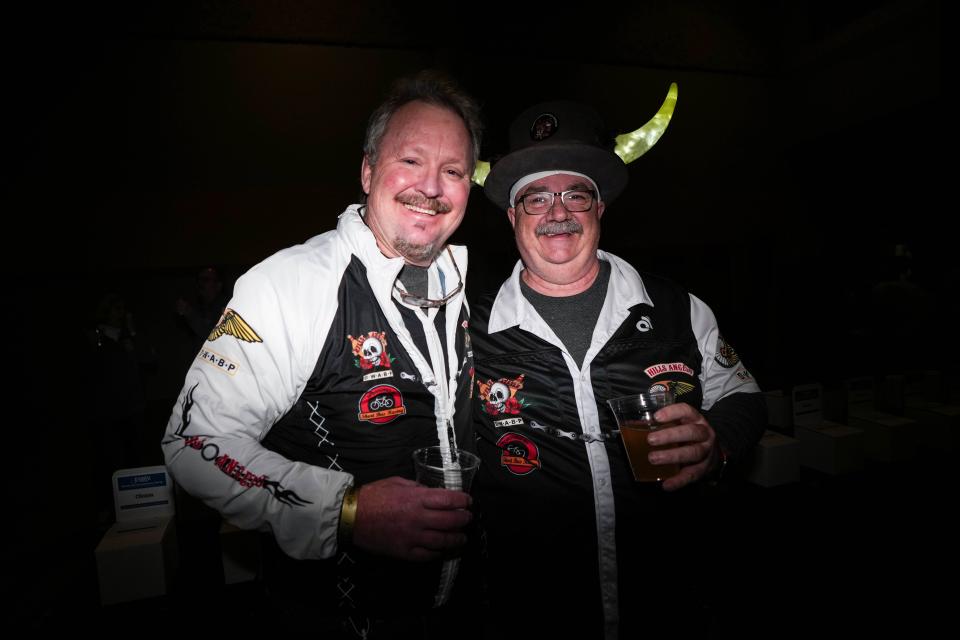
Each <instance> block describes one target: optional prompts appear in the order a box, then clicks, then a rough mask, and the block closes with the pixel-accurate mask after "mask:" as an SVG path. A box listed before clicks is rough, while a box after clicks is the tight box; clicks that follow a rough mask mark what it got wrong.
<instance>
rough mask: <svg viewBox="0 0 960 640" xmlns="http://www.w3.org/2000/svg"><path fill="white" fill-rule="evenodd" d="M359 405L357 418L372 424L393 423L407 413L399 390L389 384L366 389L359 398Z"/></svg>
mask: <svg viewBox="0 0 960 640" xmlns="http://www.w3.org/2000/svg"><path fill="white" fill-rule="evenodd" d="M359 404H360V412H359V413H358V414H357V418H359V419H360V420H363V421H364V422H372V423H373V424H387V423H388V422H393V421H394V420H396V419H397V418H399V417H400V416H402V415H404V414H405V413H406V412H407V408H406V407H405V406H403V395H402V394H401V393H400V390H399V389H397V388H396V387H392V386H390V385H389V384H378V385H377V386H375V387H373V388H371V389H368V390H367V392H366V393H364V394H363V396H362V397H361V398H360V403H359Z"/></svg>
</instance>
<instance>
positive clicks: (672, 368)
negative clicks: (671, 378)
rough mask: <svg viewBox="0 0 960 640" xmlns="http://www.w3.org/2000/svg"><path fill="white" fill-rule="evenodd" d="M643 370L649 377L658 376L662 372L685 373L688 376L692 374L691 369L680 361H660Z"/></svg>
mask: <svg viewBox="0 0 960 640" xmlns="http://www.w3.org/2000/svg"><path fill="white" fill-rule="evenodd" d="M643 372H644V373H646V374H647V376H649V377H651V378H653V377H655V376H659V375H661V374H663V373H685V374H686V375H688V376H692V375H694V373H693V369H691V368H690V367H688V366H687V365H685V364H684V363H682V362H661V363H660V364H655V365H653V366H652V367H647V368H646V369H644V370H643Z"/></svg>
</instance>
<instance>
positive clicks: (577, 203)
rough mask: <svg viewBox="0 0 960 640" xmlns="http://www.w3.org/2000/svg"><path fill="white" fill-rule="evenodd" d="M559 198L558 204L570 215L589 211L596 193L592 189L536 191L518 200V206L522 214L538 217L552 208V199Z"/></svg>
mask: <svg viewBox="0 0 960 640" xmlns="http://www.w3.org/2000/svg"><path fill="white" fill-rule="evenodd" d="M556 196H560V202H561V203H562V204H563V208H564V209H566V210H567V211H569V212H570V213H579V212H581V211H589V210H590V207H592V206H593V199H594V197H596V192H595V191H593V190H592V189H571V190H570V191H557V192H554V193H551V192H550V191H537V192H535V193H527V194H524V195H522V196H520V197H519V198H518V201H519V204H521V205H523V212H524V213H526V214H528V215H531V216H540V215H543V214H545V213H546V212H547V211H550V209H552V208H553V203H554V198H556Z"/></svg>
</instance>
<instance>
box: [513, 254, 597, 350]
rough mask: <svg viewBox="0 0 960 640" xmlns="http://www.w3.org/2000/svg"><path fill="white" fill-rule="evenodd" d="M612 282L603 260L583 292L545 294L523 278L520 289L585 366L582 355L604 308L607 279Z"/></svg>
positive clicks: (587, 347)
mask: <svg viewBox="0 0 960 640" xmlns="http://www.w3.org/2000/svg"><path fill="white" fill-rule="evenodd" d="M608 282H610V263H609V262H605V261H603V260H601V261H600V273H598V274H597V279H596V280H594V281H593V284H592V285H590V288H589V289H587V290H586V291H584V292H582V293H578V294H576V295H573V296H566V297H556V298H555V297H553V296H545V295H543V294H542V293H537V292H536V291H534V290H533V289H531V288H530V287H529V285H527V283H526V282H524V281H523V278H520V291H521V292H522V293H523V297H524V298H526V299H527V300H529V301H530V304H532V305H533V308H534V309H536V310H537V313H539V314H540V317H541V318H543V320H544V322H546V323H547V324H548V325H550V328H551V329H553V332H554V333H555V334H557V337H558V338H560V341H561V342H562V343H563V346H565V347H566V348H567V351H568V352H570V355H571V356H573V359H574V360H575V361H576V363H577V366H583V358H584V356H586V355H587V350H588V349H589V348H590V341H591V340H592V339H593V330H594V328H595V327H596V326H597V318H599V317H600V310H601V309H603V301H604V299H605V298H606V296H607V283H608Z"/></svg>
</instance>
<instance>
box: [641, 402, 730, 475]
mask: <svg viewBox="0 0 960 640" xmlns="http://www.w3.org/2000/svg"><path fill="white" fill-rule="evenodd" d="M654 417H655V418H656V419H657V422H662V423H664V422H667V423H668V422H675V423H677V424H675V425H674V426H671V427H666V428H663V429H657V430H656V431H652V432H651V433H650V435H649V436H648V437H647V441H648V442H649V443H650V444H651V445H653V446H657V447H659V446H663V445H667V446H671V447H672V448H670V449H663V450H658V451H652V452H651V453H650V455H649V459H650V462H651V463H653V464H679V465H680V472H679V473H677V474H676V475H674V476H671V477H670V478H667V479H666V480H664V481H663V489H664V490H665V491H676V490H677V489H680V488H682V487H685V486H687V485H688V484H692V483H694V482H696V481H697V480H699V479H700V478H702V477H703V476H705V475H707V473H709V472H710V471H711V470H713V468H714V467H716V466H717V465H718V464H719V462H720V451H719V444H718V443H717V434H716V432H715V431H714V430H713V427H711V426H710V423H709V422H707V419H706V418H704V417H703V414H701V413H700V412H699V411H697V410H696V409H694V408H693V407H692V406H690V405H689V404H686V403H684V402H678V403H677V404H671V405H669V406H666V407H664V408H663V409H660V410H659V411H657V413H656V415H655V416H654Z"/></svg>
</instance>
